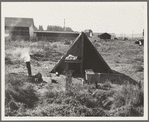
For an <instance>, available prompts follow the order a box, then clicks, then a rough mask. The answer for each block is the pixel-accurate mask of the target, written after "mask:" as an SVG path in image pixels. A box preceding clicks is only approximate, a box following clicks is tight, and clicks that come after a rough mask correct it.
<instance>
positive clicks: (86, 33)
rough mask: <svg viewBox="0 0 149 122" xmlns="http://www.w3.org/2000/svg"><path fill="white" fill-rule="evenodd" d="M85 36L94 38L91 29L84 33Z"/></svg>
mask: <svg viewBox="0 0 149 122" xmlns="http://www.w3.org/2000/svg"><path fill="white" fill-rule="evenodd" d="M84 33H85V35H86V36H87V37H92V36H93V31H92V30H91V29H87V30H85V31H84Z"/></svg>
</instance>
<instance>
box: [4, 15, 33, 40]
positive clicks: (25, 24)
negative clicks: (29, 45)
mask: <svg viewBox="0 0 149 122" xmlns="http://www.w3.org/2000/svg"><path fill="white" fill-rule="evenodd" d="M34 28H35V26H34V21H33V18H14V17H5V33H6V34H7V35H9V37H10V38H11V39H12V40H17V39H24V40H29V39H32V38H33V36H34Z"/></svg>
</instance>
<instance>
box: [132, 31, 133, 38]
mask: <svg viewBox="0 0 149 122" xmlns="http://www.w3.org/2000/svg"><path fill="white" fill-rule="evenodd" d="M132 39H133V31H132Z"/></svg>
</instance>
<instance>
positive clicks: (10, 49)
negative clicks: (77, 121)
mask: <svg viewBox="0 0 149 122" xmlns="http://www.w3.org/2000/svg"><path fill="white" fill-rule="evenodd" d="M89 40H90V41H91V42H92V43H93V45H94V46H95V48H96V49H97V50H98V51H99V53H100V54H101V56H102V57H103V58H104V60H105V61H106V62H107V64H108V65H109V66H110V68H111V69H113V70H115V71H117V72H120V73H122V74H125V75H127V76H129V77H131V78H132V79H134V80H135V81H136V82H138V83H139V82H140V81H141V83H142V84H143V82H144V77H143V76H144V73H143V72H144V50H143V49H144V47H143V46H139V45H136V44H134V40H126V41H123V40H108V41H105V40H100V39H99V38H98V37H97V36H96V35H94V36H93V37H92V38H89ZM95 40H96V41H95ZM68 49H69V45H66V44H64V42H53V43H50V42H46V41H40V42H26V41H13V42H12V41H11V42H5V77H6V80H5V85H6V86H7V87H6V89H5V95H6V96H5V99H6V101H5V105H6V106H5V115H6V116H143V102H142V101H141V100H143V86H142V85H141V88H139V87H138V86H133V85H131V84H124V85H118V84H112V83H111V82H110V81H107V82H106V83H104V84H101V86H104V85H105V86H107V85H108V86H109V87H110V90H103V89H95V88H94V87H91V86H88V85H87V84H84V85H82V84H81V79H79V78H72V82H73V84H72V86H71V90H70V91H68V92H66V88H65V87H66V77H67V76H64V75H61V76H59V77H56V76H55V75H54V74H53V76H52V77H53V78H54V79H56V80H57V81H58V84H52V83H51V79H50V77H49V75H50V73H49V72H50V71H51V69H52V68H53V67H54V65H55V64H56V63H57V61H59V60H60V58H61V57H62V56H63V55H64V54H65V53H66V52H67V50H68ZM26 51H28V52H30V53H31V67H32V74H36V73H38V72H40V73H41V74H42V76H43V79H44V81H46V82H44V83H34V82H32V79H30V78H28V77H27V69H26V64H25V63H24V62H23V60H22V59H21V58H20V57H21V55H23V54H24V52H26ZM20 86H22V87H20ZM26 91H28V93H26ZM18 92H19V93H18ZM21 93H22V94H21ZM21 95H22V96H21ZM33 96H34V99H32V97H33ZM24 99H26V100H24ZM27 100H28V101H27ZM31 103H32V104H31ZM12 104H13V105H12ZM14 106H16V107H14Z"/></svg>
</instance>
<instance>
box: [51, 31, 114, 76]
mask: <svg viewBox="0 0 149 122" xmlns="http://www.w3.org/2000/svg"><path fill="white" fill-rule="evenodd" d="M69 57H72V59H68V58H69ZM86 69H92V70H93V71H94V72H95V73H96V72H97V73H113V72H112V70H111V69H110V67H109V66H108V65H107V63H106V62H105V61H104V59H103V58H102V56H101V55H100V54H99V53H98V51H97V50H96V49H95V47H94V46H93V45H92V43H91V42H90V40H89V39H88V38H87V36H86V35H85V33H84V32H81V33H80V35H79V36H78V37H77V38H76V40H75V41H74V43H73V44H72V45H71V47H70V49H69V50H68V51H67V53H66V54H65V55H64V56H63V57H62V58H61V59H60V60H59V62H58V63H57V64H56V66H55V67H54V68H53V69H52V71H51V73H54V72H58V73H59V74H63V72H64V71H65V70H67V71H69V70H74V73H73V75H74V76H80V77H84V76H85V70H86Z"/></svg>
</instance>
